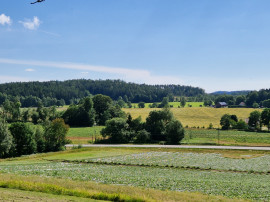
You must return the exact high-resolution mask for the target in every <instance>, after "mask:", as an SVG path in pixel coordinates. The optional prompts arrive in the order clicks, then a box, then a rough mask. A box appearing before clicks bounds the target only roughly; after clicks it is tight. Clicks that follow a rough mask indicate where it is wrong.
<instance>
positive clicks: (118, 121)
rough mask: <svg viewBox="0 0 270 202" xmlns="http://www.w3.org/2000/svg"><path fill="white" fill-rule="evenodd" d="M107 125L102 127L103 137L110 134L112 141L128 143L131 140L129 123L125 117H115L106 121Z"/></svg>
mask: <svg viewBox="0 0 270 202" xmlns="http://www.w3.org/2000/svg"><path fill="white" fill-rule="evenodd" d="M105 126H106V127H105V128H104V129H102V131H101V134H102V136H103V137H106V136H108V137H109V138H110V141H111V142H112V143H126V142H129V141H130V133H129V131H128V127H129V126H128V124H127V122H126V120H125V119H123V118H113V119H111V120H108V121H106V125H105Z"/></svg>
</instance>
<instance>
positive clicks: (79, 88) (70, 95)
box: [0, 79, 205, 107]
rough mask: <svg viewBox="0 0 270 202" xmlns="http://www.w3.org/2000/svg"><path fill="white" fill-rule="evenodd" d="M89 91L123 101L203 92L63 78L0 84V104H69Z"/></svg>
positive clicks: (202, 91) (200, 91)
mask: <svg viewBox="0 0 270 202" xmlns="http://www.w3.org/2000/svg"><path fill="white" fill-rule="evenodd" d="M90 94H92V95H96V94H103V95H107V96H110V97H111V98H112V99H113V100H117V99H118V98H119V97H122V98H123V100H124V101H125V102H128V101H130V102H141V101H143V102H160V101H161V100H162V99H163V97H167V96H175V95H177V96H185V97H192V96H198V95H204V94H205V92H204V90H203V89H201V88H195V87H191V86H181V85H146V84H135V83H127V82H124V81H121V80H85V79H78V80H67V81H48V82H38V81H37V82H15V83H6V84H0V104H2V103H3V102H4V101H5V100H6V98H8V99H9V100H14V99H15V98H17V99H18V98H19V99H20V100H19V101H20V102H21V103H22V106H23V107H31V106H37V103H38V102H40V101H42V102H43V104H44V106H53V105H58V106H61V105H63V104H67V105H69V104H73V103H76V102H78V100H80V99H81V98H84V97H86V96H89V95H90Z"/></svg>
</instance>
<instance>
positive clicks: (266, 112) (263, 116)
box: [261, 109, 270, 131]
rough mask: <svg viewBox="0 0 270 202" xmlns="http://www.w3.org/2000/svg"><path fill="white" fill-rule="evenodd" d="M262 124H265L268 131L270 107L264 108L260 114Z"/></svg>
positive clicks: (269, 127) (269, 126) (269, 129)
mask: <svg viewBox="0 0 270 202" xmlns="http://www.w3.org/2000/svg"><path fill="white" fill-rule="evenodd" d="M261 121H262V124H264V125H265V126H267V128H268V131H270V109H264V110H263V111H262V114H261Z"/></svg>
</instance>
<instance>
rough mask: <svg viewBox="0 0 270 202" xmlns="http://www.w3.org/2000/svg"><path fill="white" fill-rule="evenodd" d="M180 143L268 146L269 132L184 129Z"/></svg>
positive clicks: (269, 140)
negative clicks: (183, 136)
mask: <svg viewBox="0 0 270 202" xmlns="http://www.w3.org/2000/svg"><path fill="white" fill-rule="evenodd" d="M181 143H182V144H199V145H202V144H207V145H238V146H270V133H257V132H246V131H235V130H220V131H219V132H218V130H215V129H213V130H206V129H205V130H204V129H186V134H185V138H184V139H183V140H182V142H181Z"/></svg>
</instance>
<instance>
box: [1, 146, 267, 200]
mask: <svg viewBox="0 0 270 202" xmlns="http://www.w3.org/2000/svg"><path fill="white" fill-rule="evenodd" d="M269 160H270V152H266V151H226V150H199V149H157V148H156V149H141V148H89V149H85V148H84V149H80V150H69V151H64V152H57V153H49V154H36V155H32V156H28V157H27V156H24V157H21V158H17V159H8V160H1V161H0V187H2V188H7V187H8V185H10V187H13V188H15V189H21V190H25V191H26V188H24V187H25V183H24V184H23V182H24V181H27V183H26V184H27V185H28V191H29V189H30V191H31V190H36V189H37V187H39V188H38V189H39V192H45V193H48V192H46V190H48V188H47V187H48V186H54V189H53V190H58V189H60V188H59V187H58V186H60V185H61V186H62V188H61V190H62V191H57V192H59V193H58V195H61V194H63V195H65V193H72V194H70V195H71V196H74V195H75V193H76V196H80V195H82V194H83V195H82V196H81V197H83V198H84V197H86V196H88V198H92V199H93V198H94V199H97V198H95V197H96V196H97V195H96V192H97V190H98V191H99V192H102V197H103V198H102V197H100V198H99V199H103V200H104V199H105V197H104V195H106V194H107V195H106V197H111V199H112V198H113V197H115V195H113V196H112V194H116V192H117V193H118V194H120V195H117V197H120V198H123V199H125V200H123V201H128V200H127V199H130V198H133V201H134V200H135V199H136V200H137V201H156V200H161V201H179V200H184V201H185V200H186V201H200V200H202V201H203V200H204V201H217V200H219V201H229V200H232V201H234V200H235V201H240V199H242V200H245V199H251V200H262V201H268V200H270V195H269V189H270V175H269V172H270V163H269V162H270V161H269ZM15 179H16V180H18V179H20V180H21V184H20V183H19V182H17V181H16V183H15V182H14V180H15ZM63 180H64V181H63ZM63 182H64V183H63ZM35 183H39V185H38V186H37V185H35ZM4 185H5V186H4ZM30 185H31V186H30ZM29 187H30V188H29ZM40 187H41V188H40ZM42 187H43V188H42ZM44 187H46V189H45V188H44ZM74 187H77V188H76V192H75V190H74ZM80 187H83V189H82V190H81V189H80ZM90 187H91V188H90ZM145 188H147V189H145ZM43 189H45V191H44V190H43ZM92 189H95V190H92ZM49 190H51V189H49ZM71 190H72V192H71ZM83 190H84V192H83ZM86 190H87V193H86V192H85V191H86ZM94 193H95V194H94ZM150 193H151V194H150ZM87 194H88V195H87ZM99 196H101V195H99ZM204 197H213V198H204ZM161 198H162V199H161Z"/></svg>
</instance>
